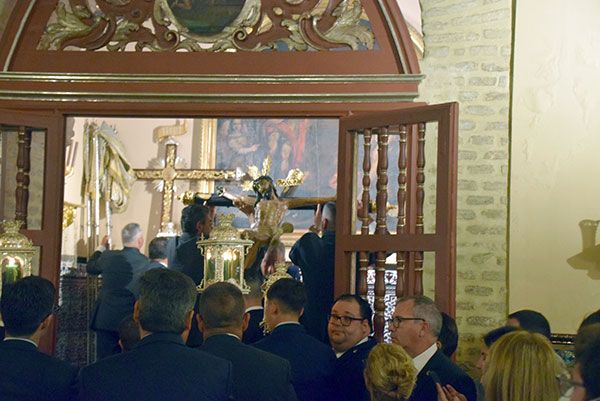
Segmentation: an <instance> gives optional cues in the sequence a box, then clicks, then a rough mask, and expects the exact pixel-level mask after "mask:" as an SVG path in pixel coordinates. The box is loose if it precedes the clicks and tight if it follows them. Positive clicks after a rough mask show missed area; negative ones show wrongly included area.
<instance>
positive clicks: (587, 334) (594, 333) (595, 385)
mask: <svg viewBox="0 0 600 401" xmlns="http://www.w3.org/2000/svg"><path fill="white" fill-rule="evenodd" d="M575 360H576V362H577V364H578V367H579V373H580V374H581V378H582V379H583V386H584V388H585V392H586V394H585V395H586V397H587V398H586V399H588V400H594V399H596V398H598V397H600V380H598V378H600V323H593V324H588V325H586V326H584V327H583V328H581V329H580V330H579V332H578V333H577V337H575Z"/></svg>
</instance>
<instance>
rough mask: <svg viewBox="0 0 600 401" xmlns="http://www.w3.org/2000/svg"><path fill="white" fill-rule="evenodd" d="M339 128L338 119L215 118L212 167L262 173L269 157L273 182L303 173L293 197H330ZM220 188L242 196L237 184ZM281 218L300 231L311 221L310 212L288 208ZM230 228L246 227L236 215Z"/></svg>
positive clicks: (335, 184) (334, 187)
mask: <svg viewBox="0 0 600 401" xmlns="http://www.w3.org/2000/svg"><path fill="white" fill-rule="evenodd" d="M338 128H339V123H338V120H337V119H334V118H229V119H218V120H217V136H216V151H215V155H216V157H215V168H217V169H227V170H230V169H236V168H240V169H242V171H247V169H248V166H251V165H254V166H257V167H258V168H259V169H260V168H261V167H262V163H263V160H264V159H265V158H266V157H267V156H269V157H270V158H271V161H272V165H271V170H270V173H269V175H270V176H271V177H272V178H273V179H274V180H277V179H280V178H285V177H286V176H287V174H288V171H289V170H290V169H294V168H298V169H300V170H301V171H302V172H303V173H304V183H303V184H302V185H300V186H299V187H298V188H296V190H295V192H294V193H293V196H294V197H297V198H298V197H300V198H302V197H327V196H334V195H335V193H336V186H337V149H338ZM218 185H221V186H223V187H225V189H226V190H227V191H228V192H231V193H234V194H242V189H241V187H240V185H239V183H219V184H218ZM244 194H246V195H247V194H249V193H244ZM220 212H221V211H220ZM228 212H229V211H228ZM285 220H286V221H289V222H290V223H292V224H294V227H295V228H296V230H301V231H303V230H306V229H308V227H310V225H311V224H312V223H313V212H312V211H311V210H290V211H288V214H287V216H286V219H285ZM234 224H235V225H236V226H238V227H240V228H241V227H245V226H247V224H248V223H247V219H246V218H245V216H243V214H241V213H239V218H236V220H235V222H234Z"/></svg>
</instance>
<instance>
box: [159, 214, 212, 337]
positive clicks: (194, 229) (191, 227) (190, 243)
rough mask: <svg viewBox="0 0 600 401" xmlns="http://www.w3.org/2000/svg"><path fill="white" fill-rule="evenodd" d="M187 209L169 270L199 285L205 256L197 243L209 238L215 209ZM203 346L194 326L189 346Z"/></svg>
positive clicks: (182, 215)
mask: <svg viewBox="0 0 600 401" xmlns="http://www.w3.org/2000/svg"><path fill="white" fill-rule="evenodd" d="M185 209H186V211H185V213H183V212H182V214H181V228H182V229H183V235H182V236H181V238H180V240H179V245H177V249H175V257H174V258H173V260H171V259H169V268H170V269H173V270H177V271H179V272H182V273H183V274H185V275H187V276H188V277H190V278H191V279H192V280H193V281H194V283H195V284H196V285H198V284H200V282H201V281H202V278H204V256H203V255H202V253H201V252H200V249H198V244H197V242H198V240H199V239H201V238H202V237H203V238H208V237H209V235H210V232H211V231H212V228H213V220H214V210H215V209H214V208H212V209H211V208H209V207H207V206H204V205H198V204H193V205H189V206H186V208H185ZM194 310H195V311H196V312H197V311H198V302H196V306H195V307H194ZM196 316H197V315H196ZM196 316H194V322H195V321H196V320H197V317H196ZM201 344H202V333H200V331H199V330H198V326H197V325H196V324H194V326H193V327H192V331H191V332H190V336H189V338H188V340H187V345H188V346H190V347H199V346H200V345H201Z"/></svg>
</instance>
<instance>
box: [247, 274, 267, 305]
mask: <svg viewBox="0 0 600 401" xmlns="http://www.w3.org/2000/svg"><path fill="white" fill-rule="evenodd" d="M244 281H245V282H246V285H247V286H248V287H250V292H249V293H248V296H249V297H251V298H262V289H261V286H262V284H263V282H264V277H263V275H262V273H261V272H260V271H257V270H251V269H246V270H244Z"/></svg>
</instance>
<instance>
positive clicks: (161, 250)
mask: <svg viewBox="0 0 600 401" xmlns="http://www.w3.org/2000/svg"><path fill="white" fill-rule="evenodd" d="M167 242H169V239H168V238H167V237H156V238H154V239H153V240H152V241H150V243H149V244H148V257H149V258H150V259H151V260H161V259H166V258H167Z"/></svg>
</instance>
